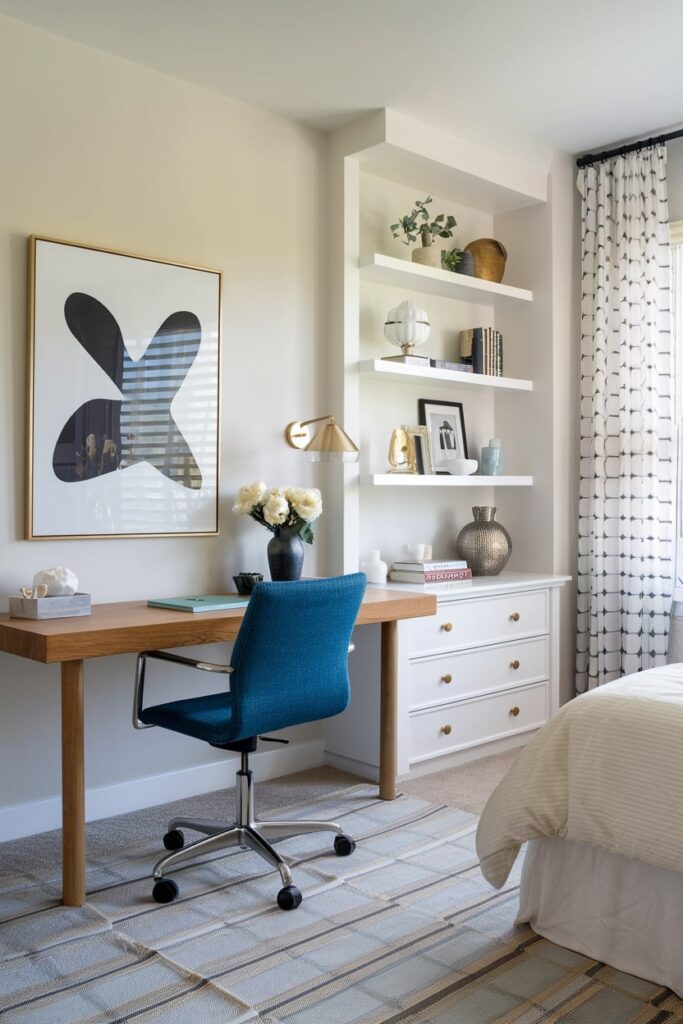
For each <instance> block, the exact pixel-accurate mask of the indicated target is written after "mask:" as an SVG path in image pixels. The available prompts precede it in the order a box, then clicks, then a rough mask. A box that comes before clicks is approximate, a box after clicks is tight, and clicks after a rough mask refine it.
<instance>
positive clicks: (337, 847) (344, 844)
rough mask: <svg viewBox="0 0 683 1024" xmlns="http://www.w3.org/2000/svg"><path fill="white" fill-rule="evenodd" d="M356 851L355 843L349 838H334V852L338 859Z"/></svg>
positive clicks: (342, 836) (343, 836)
mask: <svg viewBox="0 0 683 1024" xmlns="http://www.w3.org/2000/svg"><path fill="white" fill-rule="evenodd" d="M355 849H356V843H355V841H354V840H353V839H352V838H351V836H345V835H341V836H335V837H334V852H335V853H336V854H337V856H338V857H348V856H349V854H350V853H353V851H354V850H355Z"/></svg>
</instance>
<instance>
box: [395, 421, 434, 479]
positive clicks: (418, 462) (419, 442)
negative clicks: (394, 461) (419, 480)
mask: <svg viewBox="0 0 683 1024" xmlns="http://www.w3.org/2000/svg"><path fill="white" fill-rule="evenodd" d="M402 430H404V431H405V434H406V437H407V439H408V461H409V464H410V465H411V466H414V467H415V469H416V470H417V472H418V473H419V474H420V475H421V476H425V475H427V476H430V475H431V474H432V473H433V472H434V466H433V465H432V446H431V444H430V443H429V430H428V429H427V427H424V426H421V427H406V426H404V427H402Z"/></svg>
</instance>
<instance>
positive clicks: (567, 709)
mask: <svg viewBox="0 0 683 1024" xmlns="http://www.w3.org/2000/svg"><path fill="white" fill-rule="evenodd" d="M542 836H549V837H552V836H559V837H561V838H564V839H569V840H572V841H573V842H579V843H588V844H591V845H592V846H597V847H601V848H602V849H604V850H609V851H610V852H612V853H617V854H621V855H623V856H625V857H630V858H636V859H638V860H641V861H644V862H645V863H648V864H653V865H655V866H656V867H661V868H665V869H667V870H669V871H675V872H683V665H666V666H663V667H662V668H655V669H649V670H648V671H646V672H640V673H638V674H635V675H631V676H626V677H625V678H624V679H620V680H618V681H617V682H614V683H608V684H607V685H606V686H602V687H599V688H598V689H596V690H591V691H590V692H589V693H587V694H584V695H583V696H581V697H578V698H576V699H575V700H573V701H570V702H569V704H566V705H565V706H564V707H563V708H562V709H561V710H560V711H559V712H558V714H557V715H555V717H554V718H553V719H552V720H551V721H550V722H548V724H547V725H545V726H544V727H543V729H541V731H540V732H539V733H538V734H537V735H536V736H535V737H534V738H533V740H532V741H531V743H529V745H528V746H527V747H525V748H524V750H522V751H521V753H520V755H519V757H518V758H517V760H516V762H515V763H514V765H513V766H512V768H511V769H510V770H509V772H508V773H507V775H506V776H505V778H504V779H503V780H502V781H501V782H500V784H499V785H498V786H497V788H496V789H495V790H494V792H493V793H492V794H491V797H490V798H489V800H488V803H487V804H486V807H485V808H484V812H483V814H482V816H481V820H480V822H479V828H478V830H477V852H478V854H479V859H480V862H481V869H482V872H483V874H484V876H485V877H486V878H487V879H488V881H489V882H490V883H491V884H492V885H494V886H495V887H496V888H500V886H501V885H503V884H504V882H505V880H506V878H507V876H508V874H509V872H510V868H511V867H512V865H513V863H514V861H515V858H516V857H517V854H518V852H519V847H520V845H521V844H522V843H524V842H526V841H527V840H529V839H535V838H539V837H542Z"/></svg>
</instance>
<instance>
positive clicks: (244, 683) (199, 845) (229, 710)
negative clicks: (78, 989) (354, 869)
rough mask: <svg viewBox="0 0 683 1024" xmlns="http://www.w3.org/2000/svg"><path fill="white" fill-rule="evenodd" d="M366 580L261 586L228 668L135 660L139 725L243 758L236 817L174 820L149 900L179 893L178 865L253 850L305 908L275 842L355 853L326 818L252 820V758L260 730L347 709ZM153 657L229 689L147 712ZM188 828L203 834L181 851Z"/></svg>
mask: <svg viewBox="0 0 683 1024" xmlns="http://www.w3.org/2000/svg"><path fill="white" fill-rule="evenodd" d="M365 582H366V580H365V576H364V575H363V573H356V574H355V575H352V576H338V577H335V578H333V579H323V580H302V581H299V582H296V583H259V584H257V585H256V587H255V588H254V590H253V592H252V596H251V598H250V601H249V605H248V607H247V610H246V612H245V615H244V619H243V622H242V625H241V627H240V631H239V633H238V635H237V639H236V641H235V646H234V648H233V652H232V659H231V660H232V664H231V665H214V664H211V663H209V662H206V661H197V660H195V659H193V658H184V657H181V656H179V655H176V654H168V653H167V652H165V651H147V652H146V653H144V654H141V655H139V657H138V662H137V669H136V679H135V697H134V709H133V725H134V726H135V728H136V729H146V728H149V727H150V726H153V725H159V726H161V727H162V728H164V729H172V730H173V731H174V732H181V733H184V734H185V735H186V736H194V737H196V738H197V739H200V740H204V742H206V743H210V744H211V746H214V747H220V748H221V749H223V750H234V751H237V752H239V753H240V754H241V759H242V763H241V768H240V771H239V772H238V773H237V813H236V816H235V821H234V822H233V823H231V824H230V825H226V823H221V822H216V821H207V820H198V819H189V818H174V819H173V820H172V821H171V822H169V825H168V832H167V833H166V835H165V836H164V846H165V847H166V849H167V850H171V851H173V852H171V853H169V854H167V855H166V856H165V857H162V859H161V860H160V861H159V862H158V863H157V865H156V866H155V868H154V879H155V884H154V889H153V896H154V899H155V900H156V901H157V902H158V903H170V902H171V900H174V899H175V898H176V896H177V895H178V886H177V884H176V883H175V882H174V881H173V879H172V878H168V877H165V873H166V871H167V870H168V869H169V868H170V867H171V866H172V865H174V864H179V863H181V861H186V860H190V859H191V858H193V857H195V856H197V854H201V853H209V852H213V851H214V850H219V849H222V848H224V847H230V846H242V847H248V848H250V849H252V850H254V851H255V852H256V853H258V854H260V856H261V857H263V858H264V860H267V861H268V862H269V863H270V864H272V865H273V866H274V867H277V868H278V870H279V872H280V877H281V879H282V889H280V891H279V893H278V896H277V902H278V904H279V906H280V907H281V908H282V909H283V910H292V909H294V908H295V907H298V906H299V904H300V903H301V893H300V892H299V890H298V889H297V888H296V886H295V885H293V883H292V876H291V873H290V870H289V867H288V866H287V864H286V862H285V861H284V860H283V858H282V857H281V856H280V854H279V853H278V852H277V850H275V849H274V848H273V846H271V844H270V842H269V839H273V840H277V839H283V838H285V837H287V836H293V835H301V834H303V833H307V832H322V831H330V832H336V835H335V838H334V850H335V853H337V854H338V855H339V856H346V855H348V854H350V853H353V850H354V849H355V845H356V844H355V843H354V841H353V839H351V838H350V837H349V836H346V835H344V832H343V830H342V828H341V826H340V825H338V824H336V823H335V822H329V821H258V820H256V819H255V818H254V794H253V780H252V773H251V771H250V770H249V754H250V753H251V752H253V751H254V750H256V742H257V738H258V736H259V735H260V734H261V733H266V732H271V731H275V730H277V729H284V728H286V727H287V726H290V725H299V724H301V723H303V722H314V721H317V720H319V719H321V718H328V717H329V716H330V715H337V714H339V712H340V711H343V710H344V708H345V707H346V705H347V704H348V701H349V675H348V665H347V661H348V651H349V643H350V639H351V633H352V631H353V626H354V623H355V621H356V616H357V614H358V609H359V607H360V603H361V601H362V599H363V592H364V590H365ZM149 658H155V659H157V660H160V661H171V662H176V663H179V664H181V665H188V666H190V667H191V668H195V669H200V670H202V671H207V672H215V673H218V674H230V689H229V691H227V690H223V691H221V692H220V693H214V694H211V695H208V696H205V697H190V698H188V699H186V700H175V701H171V702H170V703H169V704H158V705H156V706H154V707H149V708H144V709H143V706H142V705H143V691H144V681H145V665H146V662H147V660H148V659H149ZM182 828H189V829H192V830H194V831H196V832H201V833H203V834H204V836H205V838H204V839H198V840H197V841H196V842H194V843H191V844H190V845H189V846H184V842H185V839H184V836H183V833H182V831H181V829H182Z"/></svg>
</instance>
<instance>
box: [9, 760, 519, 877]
mask: <svg viewBox="0 0 683 1024" xmlns="http://www.w3.org/2000/svg"><path fill="white" fill-rule="evenodd" d="M516 753H517V751H513V752H512V753H509V754H501V755H499V756H496V757H487V758H484V759H482V760H481V761H476V762H473V763H472V764H467V765H464V766H463V767H461V768H450V769H448V770H447V771H443V772H436V773H434V774H433V775H427V776H424V777H423V778H420V779H415V780H414V781H412V782H407V783H404V784H402V785H401V787H400V789H401V791H402V792H404V793H406V794H410V795H412V796H416V797H420V798H421V799H423V800H429V801H431V802H433V803H437V804H446V805H447V806H450V807H458V808H462V809H463V810H466V811H471V812H473V813H479V812H480V811H481V809H482V807H483V806H484V804H485V802H486V799H487V797H488V794H489V793H490V792H491V791H492V790H493V788H494V787H495V786H496V785H497V783H498V781H499V780H500V779H501V778H502V777H503V775H504V774H505V772H506V771H507V768H508V767H509V765H510V764H511V763H512V761H513V760H514V756H515V755H516ZM361 781H363V780H361V779H359V778H358V777H357V776H355V775H349V774H348V772H341V771H338V770H337V769H336V768H328V767H321V768H312V769H310V770H309V771H305V772H298V773H297V774H296V775H285V776H283V777H282V778H280V779H271V780H270V781H268V782H257V783H256V793H255V802H256V808H257V813H258V814H259V815H261V816H262V817H266V816H267V815H268V813H269V812H272V811H274V810H275V809H276V808H279V807H285V806H289V805H290V804H298V803H309V802H313V801H315V800H318V799H320V798H323V797H325V796H327V795H328V794H330V793H334V792H335V791H337V790H340V789H344V788H345V787H347V786H353V785H355V784H356V783H359V782H361ZM234 805H235V791H234V789H220V790H216V791H215V792H213V793H204V794H202V795H201V796H195V797H186V798H185V799H183V800H178V801H174V802H173V803H168V804H158V805H157V806H156V807H147V808H145V809H144V810H141V811H132V812H131V813H129V814H120V815H117V816H116V817H113V818H103V819H102V820H101V821H93V822H91V823H90V824H89V825H88V826H87V834H88V856H89V857H94V858H98V857H103V856H106V855H110V856H114V855H115V854H116V853H117V852H118V851H124V850H125V849H126V848H127V847H129V846H133V845H135V844H136V843H140V842H144V841H145V839H147V838H149V837H159V838H160V837H161V836H162V835H163V834H164V832H165V831H166V823H167V821H168V820H169V818H172V817H175V816H177V815H184V816H187V817H197V818H217V819H221V818H225V819H226V820H228V819H231V818H232V814H233V808H234ZM61 862H62V833H61V830H60V829H56V830H55V831H53V832H43V833H41V834H40V835H37V836H27V837H26V838H25V839H15V840H13V841H12V842H9V843H0V876H2V875H8V874H13V873H15V872H18V871H28V872H31V871H37V870H45V869H49V868H51V867H52V868H54V867H56V866H58V865H60V864H61Z"/></svg>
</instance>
